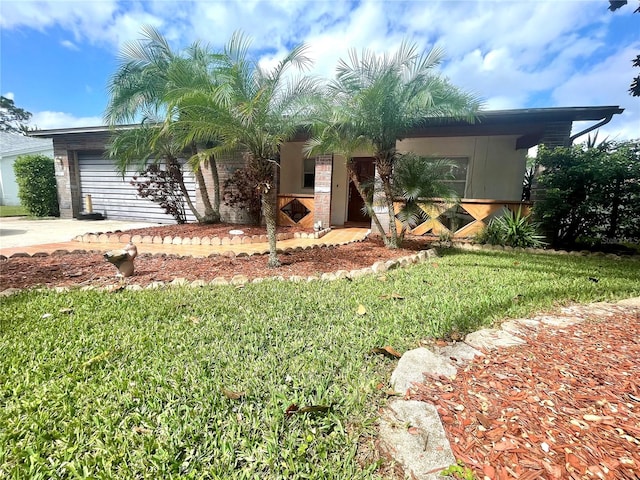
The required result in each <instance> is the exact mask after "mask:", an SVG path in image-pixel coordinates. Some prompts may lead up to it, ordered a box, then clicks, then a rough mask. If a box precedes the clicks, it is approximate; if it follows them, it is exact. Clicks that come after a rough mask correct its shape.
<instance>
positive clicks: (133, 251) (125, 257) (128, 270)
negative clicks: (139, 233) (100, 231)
mask: <svg viewBox="0 0 640 480" xmlns="http://www.w3.org/2000/svg"><path fill="white" fill-rule="evenodd" d="M137 255H138V249H137V248H136V246H135V245H134V244H133V243H131V242H129V243H127V245H126V246H125V247H124V248H123V249H122V250H111V251H109V252H107V253H105V254H104V258H105V260H106V261H107V262H109V263H112V264H114V265H115V266H116V268H117V269H118V274H117V275H118V276H120V277H130V276H131V275H133V260H134V259H135V258H136V256H137Z"/></svg>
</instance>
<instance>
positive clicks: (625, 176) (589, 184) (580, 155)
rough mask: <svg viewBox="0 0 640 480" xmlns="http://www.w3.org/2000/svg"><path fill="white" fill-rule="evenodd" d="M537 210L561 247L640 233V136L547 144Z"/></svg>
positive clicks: (543, 150) (541, 156) (542, 154)
mask: <svg viewBox="0 0 640 480" xmlns="http://www.w3.org/2000/svg"><path fill="white" fill-rule="evenodd" d="M538 161H539V162H540V165H542V167H543V171H542V173H541V175H540V177H539V185H540V187H541V188H542V189H544V191H543V192H544V193H543V198H542V199H541V200H540V201H538V202H536V204H535V206H534V213H535V216H536V219H537V220H538V221H539V222H540V224H541V226H542V229H543V231H544V232H545V233H547V234H548V236H549V238H550V240H551V242H552V243H553V244H554V245H556V246H569V247H573V246H576V245H578V244H579V242H580V239H581V238H582V239H584V238H586V239H591V240H592V241H594V242H600V243H608V242H610V241H612V240H617V239H621V238H630V239H637V238H639V237H640V223H639V222H638V220H637V219H638V218H639V217H640V141H638V140H630V141H626V142H613V141H608V142H602V143H600V144H599V145H597V146H594V145H592V144H586V145H576V146H573V147H564V148H563V147H559V148H555V149H548V148H541V149H540V150H539V151H538Z"/></svg>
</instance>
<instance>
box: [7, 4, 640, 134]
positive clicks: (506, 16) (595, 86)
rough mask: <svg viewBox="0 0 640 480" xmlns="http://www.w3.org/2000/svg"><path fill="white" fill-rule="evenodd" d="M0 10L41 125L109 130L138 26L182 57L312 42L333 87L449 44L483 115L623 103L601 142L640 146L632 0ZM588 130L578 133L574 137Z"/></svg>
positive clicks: (638, 45) (11, 66)
mask: <svg viewBox="0 0 640 480" xmlns="http://www.w3.org/2000/svg"><path fill="white" fill-rule="evenodd" d="M607 7H608V1H607V0H588V1H583V0H554V1H547V0H515V1H514V0H509V1H506V0H504V1H456V0H443V1H431V0H429V1H427V0H419V1H397V0H373V1H366V0H363V1H350V2H346V1H338V0H317V1H306V0H273V1H270V0H269V1H267V0H260V1H257V0H254V1H251V0H242V1H236V0H215V1H211V0H206V1H200V0H193V1H186V0H180V1H169V0H150V1H133V0H126V1H118V0H83V1H69V0H49V1H32V0H17V1H14V0H0V41H1V44H0V53H1V56H0V59H1V60H0V93H2V95H5V96H9V97H10V98H13V99H14V101H15V103H16V105H18V106H20V107H22V108H25V109H26V110H28V111H30V112H32V113H33V119H32V122H31V123H32V125H35V126H37V127H38V128H42V129H47V128H63V127H75V126H89V125H101V124H102V123H103V121H102V114H103V112H104V109H105V106H106V104H107V101H108V92H107V89H106V85H107V82H108V79H109V77H110V76H111V75H112V74H113V73H114V72H115V70H116V68H117V65H118V54H119V51H120V49H121V48H122V46H123V45H124V44H125V43H127V42H131V41H135V40H136V39H138V38H140V28H141V26H142V25H145V24H149V25H153V26H154V27H156V28H157V29H159V30H160V31H161V32H162V33H163V34H164V35H165V36H166V37H167V38H168V39H169V40H170V41H171V43H172V45H173V46H174V48H176V49H180V48H183V47H186V46H187V45H189V44H190V43H192V42H194V41H196V40H198V41H201V42H203V43H208V44H210V45H211V46H213V47H217V46H221V45H222V44H224V43H225V42H226V41H227V40H228V39H229V37H230V36H231V34H232V33H233V31H235V30H238V29H242V30H243V31H244V32H245V33H247V34H249V35H250V36H252V37H253V39H254V42H253V44H254V46H256V55H257V56H259V57H260V58H261V61H262V62H264V63H265V64H267V65H268V64H270V63H271V62H275V61H277V59H278V58H279V57H280V56H282V55H283V54H284V52H286V51H287V49H289V48H290V47H291V46H292V45H294V44H296V43H299V42H302V41H304V42H307V43H308V44H309V45H310V48H311V55H312V57H313V58H314V60H315V62H316V63H315V67H314V73H316V74H319V75H321V76H324V77H327V78H330V77H331V76H332V75H333V71H334V67H335V65H336V62H337V60H338V59H339V58H340V57H345V56H346V55H347V52H348V49H349V48H356V49H361V48H363V47H367V48H371V49H373V50H375V51H378V52H384V51H388V50H393V49H394V48H395V47H397V46H398V45H399V44H400V42H401V41H402V40H403V39H410V40H412V41H415V42H416V43H417V44H418V45H419V46H420V47H421V48H423V49H425V50H428V49H429V48H431V47H432V46H433V45H434V44H437V45H440V46H442V47H444V49H445V51H446V54H447V60H446V62H445V63H444V64H443V65H442V68H441V70H442V72H443V73H444V74H445V75H446V76H447V77H449V78H450V79H451V81H452V82H453V83H455V84H456V85H458V86H460V87H462V88H464V89H466V90H470V91H473V92H474V93H476V94H478V95H479V96H480V97H482V98H483V99H484V101H485V108H486V109H507V108H535V107H555V106H589V105H620V106H621V107H623V108H625V113H624V114H623V115H621V116H618V117H617V118H615V119H614V120H613V121H612V122H611V123H610V124H609V125H607V126H606V127H604V128H603V129H602V132H601V135H608V136H609V137H610V138H617V139H621V140H622V139H628V138H638V137H640V98H637V97H631V96H630V95H629V94H628V93H627V89H628V88H629V83H630V82H631V79H632V78H633V77H634V76H636V75H637V74H639V73H640V69H637V68H634V67H633V66H632V64H631V59H632V58H634V57H635V56H636V55H637V54H638V53H640V13H636V14H633V10H635V9H636V8H637V7H638V3H637V2H636V0H630V4H629V5H627V6H625V7H623V8H621V9H620V10H618V11H617V12H615V13H611V12H609V11H608V10H607ZM580 127H583V126H582V125H578V126H577V127H576V128H580Z"/></svg>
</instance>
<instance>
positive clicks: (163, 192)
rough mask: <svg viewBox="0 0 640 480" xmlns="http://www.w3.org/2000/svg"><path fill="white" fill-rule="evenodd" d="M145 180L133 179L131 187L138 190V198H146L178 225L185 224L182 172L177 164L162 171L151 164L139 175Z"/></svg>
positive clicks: (173, 163) (157, 166)
mask: <svg viewBox="0 0 640 480" xmlns="http://www.w3.org/2000/svg"><path fill="white" fill-rule="evenodd" d="M140 175H141V176H142V177H146V179H144V180H143V179H138V177H137V176H136V177H133V179H132V181H131V185H133V186H134V187H136V190H138V196H139V197H141V198H148V199H149V200H151V201H152V202H154V203H157V204H158V205H160V207H162V209H163V210H164V211H165V213H167V214H168V215H171V216H172V217H173V218H174V219H175V220H176V222H178V223H187V216H186V213H185V209H184V202H185V200H184V196H183V195H182V192H181V191H180V179H181V178H182V171H181V170H180V165H179V164H178V163H177V162H171V163H169V164H168V165H167V167H166V169H165V170H163V169H161V168H160V166H159V165H158V164H156V163H151V164H149V165H148V166H147V168H146V169H145V170H144V171H143V172H141V173H140Z"/></svg>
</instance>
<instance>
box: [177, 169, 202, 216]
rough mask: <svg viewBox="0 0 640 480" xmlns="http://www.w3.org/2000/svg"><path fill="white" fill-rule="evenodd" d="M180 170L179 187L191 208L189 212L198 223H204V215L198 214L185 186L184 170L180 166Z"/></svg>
mask: <svg viewBox="0 0 640 480" xmlns="http://www.w3.org/2000/svg"><path fill="white" fill-rule="evenodd" d="M170 162H176V164H177V161H176V160H173V159H172V160H170ZM178 168H179V170H180V175H179V177H178V186H179V188H180V192H181V193H182V196H183V197H184V200H185V201H186V202H187V206H188V207H189V210H190V211H191V213H192V214H193V216H194V217H196V221H197V222H198V223H202V215H200V212H198V210H196V206H195V205H194V204H193V201H192V200H191V197H190V196H189V191H188V190H187V187H186V185H185V184H184V174H183V170H182V167H181V166H180V165H178Z"/></svg>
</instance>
